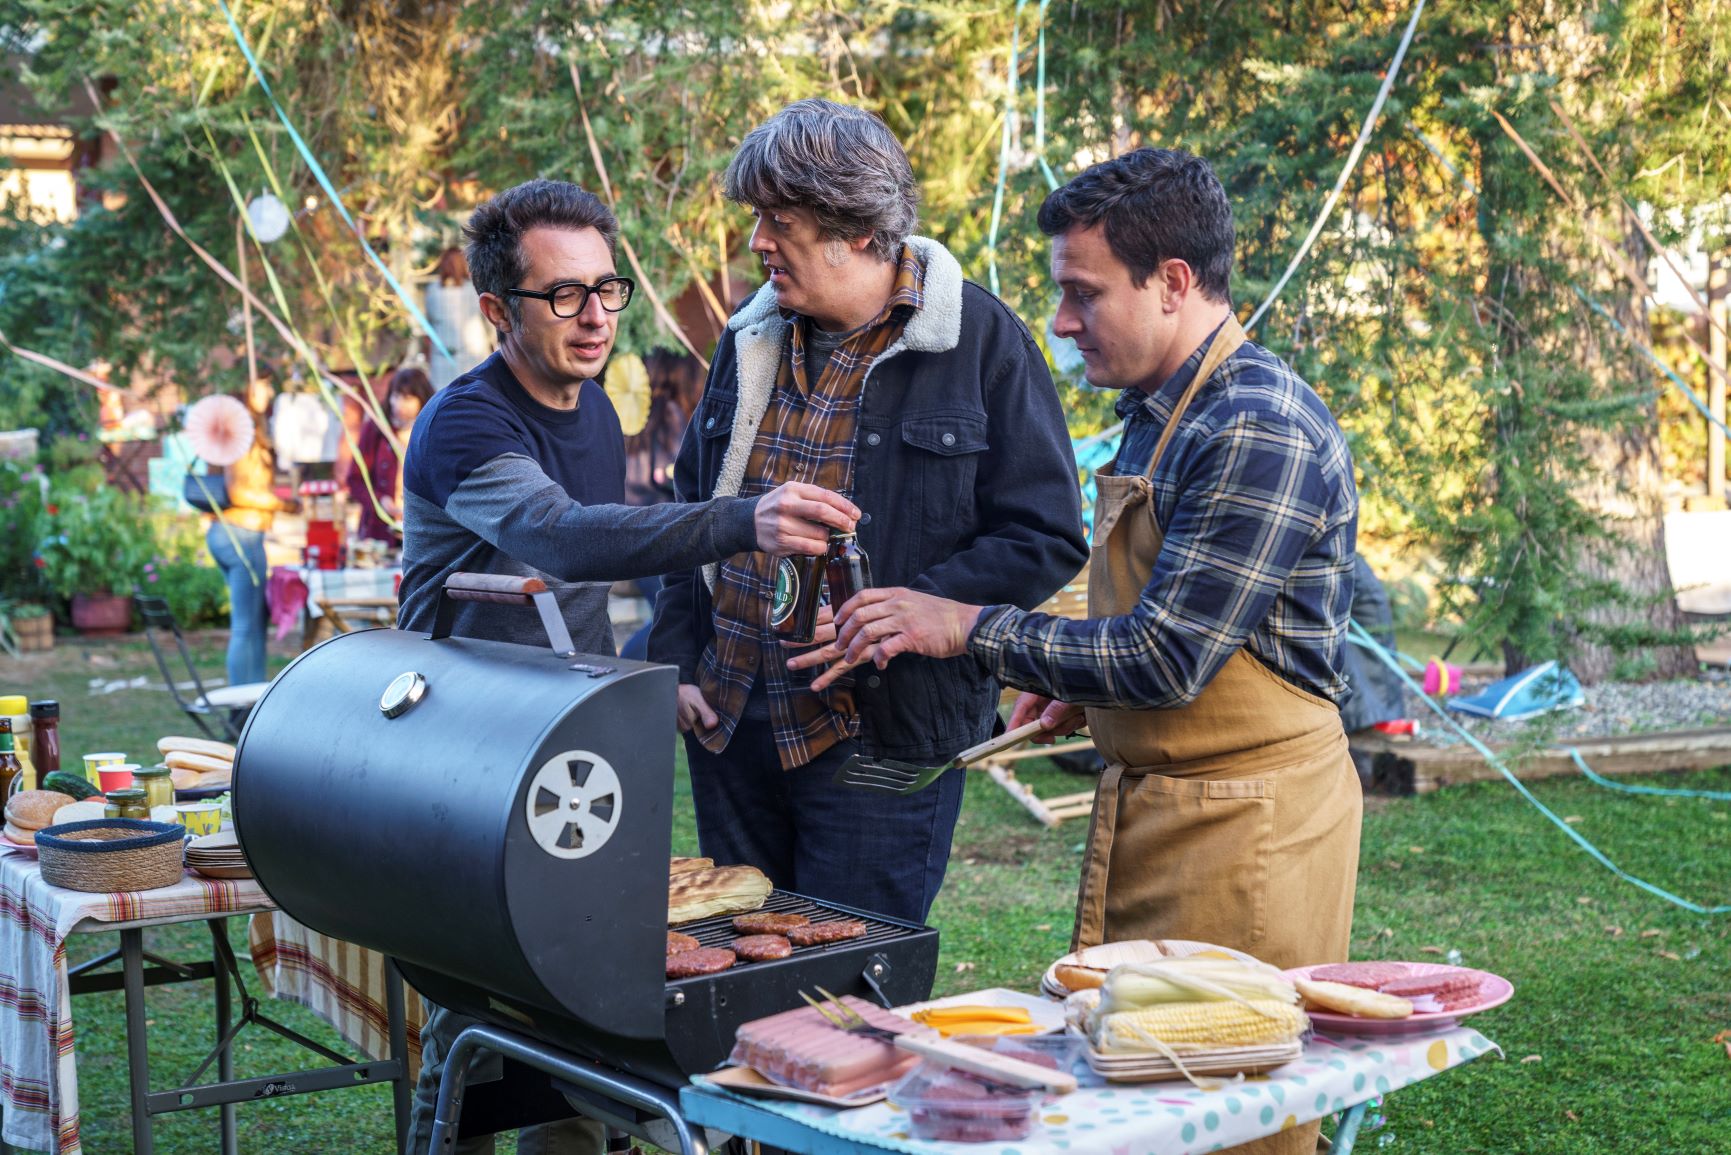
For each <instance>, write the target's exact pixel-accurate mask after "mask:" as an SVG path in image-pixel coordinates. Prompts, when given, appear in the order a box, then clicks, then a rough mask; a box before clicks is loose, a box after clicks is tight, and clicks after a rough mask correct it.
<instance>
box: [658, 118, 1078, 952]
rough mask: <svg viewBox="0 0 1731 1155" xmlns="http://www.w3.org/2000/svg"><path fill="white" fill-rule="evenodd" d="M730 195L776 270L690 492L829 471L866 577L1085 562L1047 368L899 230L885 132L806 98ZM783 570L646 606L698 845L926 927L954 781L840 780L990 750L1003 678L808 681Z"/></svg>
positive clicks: (741, 161)
mask: <svg viewBox="0 0 1731 1155" xmlns="http://www.w3.org/2000/svg"><path fill="white" fill-rule="evenodd" d="M726 189H727V193H728V195H729V197H730V198H732V199H733V200H735V201H737V202H739V203H741V204H744V205H746V206H747V207H749V208H750V209H751V211H752V213H753V215H754V216H755V217H756V218H757V220H756V226H755V228H754V229H753V232H752V239H751V249H752V251H753V252H755V253H756V254H758V256H759V257H760V258H761V260H762V261H763V264H764V268H765V270H766V272H767V273H768V275H769V283H768V284H766V285H765V286H764V287H763V288H761V289H760V290H759V291H758V292H757V293H756V295H754V296H753V297H752V298H751V299H750V300H749V301H748V302H746V304H745V305H744V306H743V307H742V308H741V309H740V310H739V312H738V313H736V314H735V315H734V316H733V318H732V319H731V320H730V321H729V323H728V326H727V331H726V333H725V334H723V336H722V338H721V342H720V345H719V346H718V348H717V349H716V354H715V361H714V364H713V365H712V367H711V369H710V374H709V384H708V387H707V389H706V391H705V394H704V398H703V402H702V404H701V405H700V406H699V408H698V410H697V412H696V413H695V414H694V416H693V419H692V422H691V426H690V428H689V430H688V432H687V434H686V438H685V442H684V445H683V446H682V448H681V451H680V455H679V459H678V462H677V464H676V466H675V478H674V480H675V486H676V488H677V490H678V493H679V497H680V498H681V500H684V501H705V500H709V499H711V498H714V497H718V496H727V495H734V494H739V495H744V496H750V495H752V494H755V493H759V492H763V491H765V490H766V489H769V488H773V487H774V486H776V485H779V484H783V483H785V482H788V481H794V480H798V481H802V482H806V483H809V484H813V485H821V486H825V487H828V488H831V489H833V490H835V491H837V492H839V493H842V494H844V495H846V496H848V497H850V498H851V499H852V500H853V502H854V504H855V505H857V506H858V507H859V508H860V509H861V510H862V511H863V512H862V515H861V517H860V521H859V528H858V532H859V540H860V544H861V545H862V547H863V548H864V549H865V551H866V552H867V553H868V554H869V556H870V559H871V567H872V570H873V575H874V577H875V579H876V581H877V582H878V583H879V584H883V585H895V586H902V585H905V586H909V587H912V588H915V589H923V590H927V591H929V592H931V593H934V594H941V595H942V596H944V597H947V598H955V599H960V600H967V601H972V602H974V603H976V604H989V603H991V602H1007V603H1011V604H1015V605H1019V606H1034V605H1037V604H1038V603H1040V602H1042V601H1044V600H1045V599H1046V598H1047V597H1049V596H1050V595H1051V594H1052V593H1054V592H1055V591H1056V590H1058V589H1059V588H1061V587H1062V586H1063V585H1064V583H1065V582H1067V581H1068V580H1069V579H1070V578H1071V577H1073V576H1074V575H1075V574H1076V572H1077V571H1078V570H1079V569H1080V568H1081V566H1082V563H1083V561H1084V560H1085V559H1086V556H1087V555H1086V546H1085V543H1084V537H1083V531H1082V522H1081V510H1080V498H1079V494H1078V490H1077V482H1076V468H1075V461H1074V458H1073V456H1072V454H1071V451H1070V443H1069V438H1068V436H1067V434H1066V432H1065V425H1064V417H1063V413H1062V411H1061V409H1060V407H1059V404H1058V397H1057V392H1056V390H1055V389H1054V387H1053V385H1052V380H1051V376H1050V374H1049V373H1048V371H1047V369H1046V363H1045V360H1044V357H1043V356H1042V354H1041V351H1040V349H1039V347H1038V346H1037V345H1036V344H1035V343H1034V341H1033V339H1032V338H1031V337H1030V336H1029V334H1028V332H1027V329H1026V328H1025V327H1024V326H1023V325H1022V323H1021V322H1020V321H1019V320H1018V319H1017V318H1016V316H1015V315H1014V314H1013V313H1011V312H1010V310H1009V309H1007V308H1006V307H1005V306H1004V304H1003V303H1002V302H1001V301H999V300H997V299H996V298H995V297H993V296H992V295H991V294H990V293H988V292H986V291H985V290H984V289H982V288H980V287H979V286H977V285H974V284H971V283H969V282H967V281H965V280H963V278H962V272H961V268H960V266H959V265H958V264H957V262H956V260H955V258H954V257H952V256H951V255H950V253H949V251H948V250H947V249H945V248H944V246H943V245H941V244H939V243H937V242H935V241H931V240H927V239H925V238H922V237H917V236H913V235H911V234H912V232H913V228H914V223H915V212H914V209H915V200H916V193H915V185H914V179H913V172H912V169H911V167H910V166H909V164H908V159H907V155H906V153H905V152H903V150H902V148H901V145H900V143H899V142H898V141H897V140H896V139H895V137H894V135H893V134H891V133H890V131H889V129H888V128H887V127H886V126H885V125H884V124H883V122H882V121H880V120H878V119H877V118H876V117H875V116H872V115H871V114H869V113H867V112H864V111H861V110H859V109H855V108H850V107H848V106H845V105H839V104H834V103H831V102H829V101H821V100H805V101H800V102H798V103H797V104H793V105H790V106H789V107H788V108H786V109H783V110H782V111H781V112H780V113H778V114H776V115H775V116H774V117H772V118H771V119H770V120H769V121H768V122H766V123H765V124H763V125H762V126H760V127H759V128H757V129H756V130H755V131H753V132H752V133H751V134H750V135H749V136H747V137H746V139H745V141H744V142H743V143H742V145H741V147H740V150H739V152H738V153H737V154H736V155H735V156H734V158H733V160H732V162H731V164H730V165H729V167H728V171H727V177H726ZM776 565H777V562H776V559H774V558H768V557H763V556H761V555H758V556H753V555H748V554H741V555H738V556H736V557H734V558H731V559H729V560H727V561H725V562H723V563H721V564H720V565H718V566H711V567H705V568H703V569H698V570H688V571H685V572H683V573H676V574H671V575H669V576H668V578H667V585H666V588H665V589H664V590H663V591H662V593H661V596H660V599H659V600H658V602H657V604H656V620H655V626H654V629H653V631H652V633H651V637H650V643H649V655H650V658H651V660H653V661H658V662H666V663H669V664H672V665H677V666H678V667H679V670H680V682H681V686H680V689H679V723H680V728H681V729H682V730H683V731H685V732H686V734H687V738H686V750H687V753H688V755H689V760H690V765H691V778H692V790H693V794H694V798H695V802H696V807H697V824H698V836H699V840H700V843H701V845H702V850H703V853H704V854H705V855H707V856H709V857H712V858H714V859H715V860H716V861H717V862H725V863H749V864H751V865H754V866H757V867H758V868H759V869H762V870H763V871H764V872H765V873H767V874H768V875H769V877H770V878H771V880H772V881H773V882H774V883H775V885H776V886H777V887H778V888H783V889H789V890H793V891H797V892H799V893H803V894H807V895H811V896H813V897H817V898H823V899H829V900H832V901H836V902H841V903H845V904H848V905H853V906H857V907H860V908H863V909H866V910H869V911H873V912H875V913H879V914H885V915H890V916H892V917H899V918H906V919H911V920H920V919H923V918H924V917H925V915H926V912H927V911H928V910H929V909H930V907H931V904H932V900H933V899H934V898H936V896H937V891H938V887H939V886H940V885H941V883H942V881H943V876H944V869H945V866H946V864H947V860H948V857H949V846H950V837H951V833H952V831H953V828H954V825H955V820H956V816H957V813H958V811H959V809H960V806H961V797H962V788H963V785H964V777H963V776H962V775H959V774H956V775H948V776H946V777H945V778H944V779H943V780H941V782H940V783H939V784H938V785H937V786H934V787H933V788H931V789H929V790H925V791H922V792H920V793H918V794H915V795H911V796H909V797H905V798H902V797H895V796H890V795H883V794H874V793H868V792H863V791H846V790H840V789H838V788H836V787H835V786H834V785H833V784H832V782H831V779H832V777H833V775H834V772H835V770H836V768H837V767H838V766H840V765H841V764H842V763H843V762H845V761H846V760H847V759H848V758H850V757H852V756H853V755H854V754H856V753H858V752H859V751H860V750H861V749H862V748H863V749H864V750H866V751H867V752H869V753H872V754H876V755H879V756H883V757H890V758H898V759H905V760H908V761H914V762H924V763H935V762H939V761H943V760H946V759H948V758H950V757H952V756H953V755H954V754H956V753H957V752H958V751H960V750H962V749H965V748H966V747H968V746H970V745H973V744H975V743H977V742H980V741H983V740H984V739H985V738H987V737H989V736H990V735H991V733H992V731H993V729H994V727H995V726H996V724H997V713H996V706H997V701H998V695H999V687H998V685H997V683H996V682H995V681H994V680H993V679H992V678H990V677H989V676H986V675H983V674H982V673H981V672H980V670H979V667H978V664H977V663H972V664H970V663H966V662H953V661H934V660H931V659H928V658H923V657H910V658H907V659H904V660H899V661H897V662H894V663H891V664H890V665H889V666H888V668H886V669H884V670H882V671H878V670H870V671H863V672H862V674H861V676H860V677H859V678H858V679H857V680H855V681H854V682H853V683H852V684H851V685H847V684H844V685H838V686H836V687H833V688H832V689H830V690H827V691H826V692H825V693H824V694H822V695H819V694H814V693H813V692H812V691H811V689H810V680H811V679H810V675H809V674H802V673H799V672H790V671H789V670H788V669H787V665H786V662H787V658H788V656H790V654H791V653H792V651H790V650H788V649H786V648H784V647H782V646H781V645H779V644H778V643H777V641H776V638H775V635H774V633H773V632H772V631H771V628H770V624H769V608H770V601H771V595H772V593H773V591H774V586H775V579H776ZM823 621H824V623H825V625H824V627H823V630H824V632H823V633H822V634H820V640H828V637H829V636H830V634H831V633H832V632H833V628H832V627H830V626H829V625H828V624H827V623H828V614H827V612H826V614H825V616H824V619H823Z"/></svg>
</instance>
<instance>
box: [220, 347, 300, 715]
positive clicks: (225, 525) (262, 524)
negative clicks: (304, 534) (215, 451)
mask: <svg viewBox="0 0 1731 1155" xmlns="http://www.w3.org/2000/svg"><path fill="white" fill-rule="evenodd" d="M275 397H276V390H275V389H273V388H272V387H271V383H270V381H268V380H267V379H265V378H263V377H255V378H253V380H252V381H251V383H249V384H248V385H247V387H246V396H245V398H244V400H245V401H246V407H247V411H248V412H249V413H251V414H252V421H253V437H252V447H251V448H250V449H248V450H247V451H246V455H245V456H244V457H242V458H241V459H240V460H239V461H237V462H235V463H234V464H233V465H230V466H228V467H227V468H226V469H224V470H223V471H222V473H223V480H224V481H225V482H226V483H227V485H228V508H226V509H224V510H223V511H222V513H221V514H219V515H218V516H217V518H216V519H215V520H214V521H212V522H211V524H210V529H209V530H207V531H206V532H205V537H204V541H205V545H206V546H207V547H208V548H209V549H210V556H211V557H212V558H213V559H215V561H216V566H217V568H218V569H219V570H221V571H222V576H223V580H224V581H226V582H227V583H228V684H229V685H231V686H241V685H245V684H247V683H249V682H262V681H264V680H265V647H264V631H265V618H266V612H265V599H264V591H265V582H266V581H267V580H268V579H269V577H270V569H269V565H268V563H267V562H266V561H265V555H264V537H265V534H267V533H269V532H270V527H271V523H272V522H273V521H274V520H275V519H276V515H277V514H278V513H288V512H293V511H294V510H295V509H297V508H299V506H298V504H297V503H296V502H294V501H284V500H283V499H281V498H279V497H277V495H276V489H275V482H276V453H275V451H274V450H273V449H272V448H271V441H270V407H271V401H272V400H273V399H275Z"/></svg>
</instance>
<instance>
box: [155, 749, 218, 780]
mask: <svg viewBox="0 0 1731 1155" xmlns="http://www.w3.org/2000/svg"><path fill="white" fill-rule="evenodd" d="M162 760H163V761H164V762H166V763H168V768H169V769H170V770H197V771H198V772H199V773H201V774H202V773H206V772H208V771H211V770H220V771H222V772H223V773H227V772H228V771H229V770H231V769H233V768H234V759H232V758H215V757H212V756H211V755H209V754H188V753H185V752H184V751H180V750H174V751H171V752H169V753H167V754H164V755H163V756H162Z"/></svg>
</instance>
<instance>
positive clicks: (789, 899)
mask: <svg viewBox="0 0 1731 1155" xmlns="http://www.w3.org/2000/svg"><path fill="white" fill-rule="evenodd" d="M751 913H752V914H803V915H805V916H806V917H807V918H809V919H811V921H812V922H814V923H817V922H845V921H847V920H849V919H858V920H859V921H860V922H863V923H865V924H866V932H865V934H864V935H863V936H862V937H860V938H845V939H842V940H841V941H840V942H831V943H823V944H820V945H818V946H796V947H794V948H793V954H792V955H791V956H790V958H792V959H798V958H803V957H806V956H808V955H818V954H822V953H824V952H825V951H829V950H834V949H835V948H837V947H859V946H868V945H872V946H875V945H876V944H878V943H884V942H894V941H896V940H897V939H903V938H907V937H908V936H909V935H913V934H918V933H919V928H917V927H910V926H902V925H900V924H898V923H893V922H879V921H878V920H877V919H874V918H872V917H871V916H869V915H858V914H854V913H852V912H851V911H845V910H836V909H835V908H833V907H828V906H825V905H823V904H822V903H820V902H815V901H813V900H812V899H809V898H806V897H805V896H803V895H798V894H784V893H782V892H781V891H777V892H775V893H774V894H771V895H770V896H769V898H768V900H767V901H765V902H764V904H763V905H762V906H761V907H759V908H758V909H757V910H754V911H752V912H751ZM733 919H734V916H733V915H730V914H724V915H717V916H716V917H714V918H703V919H698V920H697V921H696V922H687V923H681V924H680V925H678V926H674V927H669V928H668V929H669V930H676V931H678V932H679V933H680V934H688V935H690V936H691V937H692V938H694V939H696V940H697V941H698V942H699V943H701V944H702V945H704V946H716V947H723V948H726V947H731V946H732V945H733V940H734V939H736V938H739V937H740V935H739V932H737V931H735V930H734V929H733ZM772 961H775V962H787V961H789V959H777V960H772ZM764 965H768V964H765V963H751V962H746V961H745V960H744V959H741V960H740V961H739V962H737V963H735V964H733V966H732V967H730V968H729V973H731V972H732V971H737V970H742V969H744V968H746V967H751V966H764Z"/></svg>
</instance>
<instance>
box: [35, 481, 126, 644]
mask: <svg viewBox="0 0 1731 1155" xmlns="http://www.w3.org/2000/svg"><path fill="white" fill-rule="evenodd" d="M46 512H47V515H48V516H47V529H48V533H47V536H46V537H45V538H44V539H43V541H42V545H41V548H40V550H39V552H38V555H37V556H38V558H39V559H40V563H41V568H42V573H43V577H44V579H45V580H46V581H47V582H48V587H49V588H50V589H52V590H53V591H54V592H55V593H57V594H59V595H60V596H62V597H65V598H68V599H70V601H71V603H72V624H73V625H74V626H76V627H77V628H78V629H79V630H81V631H82V632H84V633H98V634H112V633H123V632H124V631H125V630H126V628H127V626H129V625H131V624H132V598H131V596H130V594H129V593H128V592H127V591H129V590H130V589H132V586H133V583H135V582H136V581H137V580H138V577H139V575H140V574H141V573H142V572H143V571H144V566H145V565H146V564H147V563H148V562H149V560H150V558H151V556H152V554H153V552H154V551H153V542H152V538H151V534H150V521H149V518H148V516H147V515H146V512H145V510H144V509H143V507H142V505H141V504H140V503H138V502H136V501H132V500H129V499H128V498H126V497H125V496H124V495H122V494H120V493H119V492H117V491H115V490H112V489H99V490H97V491H96V492H95V493H91V494H71V495H68V496H64V497H57V498H56V499H54V500H51V501H50V503H49V505H48V507H47V510H46Z"/></svg>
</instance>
